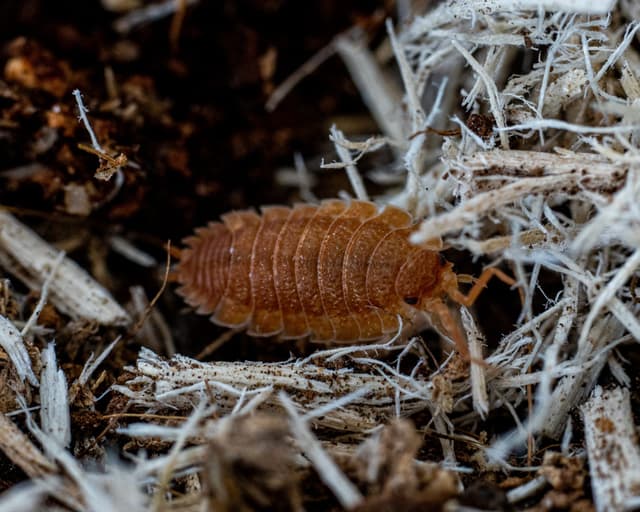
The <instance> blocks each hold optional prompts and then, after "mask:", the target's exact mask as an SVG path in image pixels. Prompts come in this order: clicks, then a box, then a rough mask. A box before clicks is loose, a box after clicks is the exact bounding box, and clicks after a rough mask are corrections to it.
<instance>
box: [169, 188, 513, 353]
mask: <svg viewBox="0 0 640 512" xmlns="http://www.w3.org/2000/svg"><path fill="white" fill-rule="evenodd" d="M414 230H415V224H413V222H412V218H411V215H409V213H407V212H406V211H404V210H402V209H400V208H396V207H394V206H386V207H385V208H384V209H382V210H381V211H379V210H378V207H377V206H376V205H374V204H373V203H370V202H367V201H355V200H354V201H350V202H346V201H341V200H326V201H323V202H322V203H321V204H320V205H310V204H298V205H296V206H294V207H293V208H287V207H282V206H267V207H263V208H262V209H261V215H258V214H257V213H256V212H254V211H251V210H245V211H233V212H230V213H227V214H225V215H223V216H222V222H211V223H209V225H208V226H207V227H204V228H199V229H197V230H196V232H195V235H194V236H190V237H188V238H186V239H185V240H184V243H185V245H186V248H185V249H183V250H182V252H181V255H180V261H179V263H178V265H177V267H176V272H175V278H176V280H177V281H178V283H179V284H180V288H179V289H178V293H179V294H180V295H182V296H183V297H184V299H185V301H186V302H187V303H188V304H190V305H191V306H193V307H195V308H197V312H198V313H201V314H206V315H211V320H212V321H213V322H215V323H216V324H219V325H223V326H227V327H234V328H241V327H247V329H248V333H249V334H250V335H253V336H273V335H280V336H281V337H283V338H301V337H305V336H310V337H311V339H312V340H316V341H322V342H337V343H340V342H355V341H372V340H377V339H381V338H384V337H385V336H389V335H391V334H393V333H396V332H397V331H398V329H399V327H400V321H401V319H402V321H403V324H412V323H413V322H414V321H415V319H416V317H417V315H424V314H426V315H427V316H428V317H429V320H430V323H431V324H432V325H434V326H436V327H437V328H439V329H440V330H441V331H442V332H443V333H444V334H447V335H449V336H450V337H451V338H452V339H453V340H454V341H455V342H456V345H457V347H458V350H459V351H460V352H461V353H463V354H464V355H467V354H468V352H467V349H466V343H465V342H464V336H463V335H462V333H461V330H460V327H459V326H458V323H457V322H456V321H455V320H454V317H453V316H452V314H451V311H450V309H449V307H448V306H447V305H446V302H445V301H446V299H447V298H450V299H452V300H453V301H455V302H458V303H460V304H464V305H470V304H472V303H473V302H474V301H475V299H476V297H477V296H478V294H479V293H480V291H481V289H482V288H483V287H484V285H485V284H486V282H487V281H488V280H489V279H490V278H491V276H493V275H497V276H498V277H500V278H501V279H502V280H504V281H505V282H508V283H510V284H513V280H512V279H510V278H509V277H508V276H506V275H505V274H503V273H502V272H501V271H500V270H497V269H495V268H488V269H486V270H485V272H483V274H482V275H481V276H480V278H479V279H478V280H477V281H476V283H475V285H474V286H473V287H472V289H471V290H470V291H469V293H468V294H467V295H464V294H462V293H461V292H460V291H459V289H458V277H457V276H456V274H455V272H454V271H453V269H452V264H451V263H449V262H447V261H445V259H444V258H443V257H442V256H441V255H440V253H439V251H438V250H437V249H436V245H435V244H430V245H426V246H416V245H413V244H411V243H410V242H409V235H410V234H411V233H412V232H413V231H414Z"/></svg>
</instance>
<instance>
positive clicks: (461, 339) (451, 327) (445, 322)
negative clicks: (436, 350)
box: [426, 299, 469, 360]
mask: <svg viewBox="0 0 640 512" xmlns="http://www.w3.org/2000/svg"><path fill="white" fill-rule="evenodd" d="M426 310H427V311H428V312H429V313H431V314H432V315H433V316H434V317H435V318H436V319H437V320H438V323H439V324H440V326H441V327H442V329H443V330H444V333H443V334H446V335H447V336H449V337H450V338H451V339H452V340H453V342H454V343H455V345H456V350H457V351H458V353H459V354H460V355H461V356H462V357H463V358H464V359H465V360H469V347H468V345H467V338H466V336H465V335H464V333H463V332H462V329H461V328H460V323H459V322H458V321H457V320H456V319H455V318H454V316H453V314H452V313H451V309H449V307H448V306H447V305H446V304H445V303H444V302H442V301H441V300H439V299H434V300H432V301H430V302H429V303H428V305H427V308H426Z"/></svg>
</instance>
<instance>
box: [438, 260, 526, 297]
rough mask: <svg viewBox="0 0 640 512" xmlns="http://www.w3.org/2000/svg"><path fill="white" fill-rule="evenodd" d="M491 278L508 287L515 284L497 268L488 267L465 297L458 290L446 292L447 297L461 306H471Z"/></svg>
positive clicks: (453, 289)
mask: <svg viewBox="0 0 640 512" xmlns="http://www.w3.org/2000/svg"><path fill="white" fill-rule="evenodd" d="M492 277H497V278H498V279H500V281H502V282H503V283H506V284H508V285H509V286H513V285H514V284H516V281H515V280H514V279H513V278H512V277H510V276H508V275H507V274H505V273H504V272H503V271H502V270H500V269H499V268H496V267H489V268H485V269H484V270H483V271H482V274H480V277H478V279H477V280H476V282H475V283H474V284H473V286H472V287H471V289H470V290H469V291H468V292H467V294H466V295H465V294H464V293H462V292H461V291H460V290H458V288H452V289H451V290H449V291H448V294H449V297H451V298H452V299H453V300H454V301H456V302H457V303H458V304H462V305H463V306H467V307H469V306H472V305H473V303H474V302H475V301H476V300H477V298H478V296H479V295H480V294H481V293H482V290H484V288H485V287H486V286H487V283H488V282H489V281H490V280H491V278H492Z"/></svg>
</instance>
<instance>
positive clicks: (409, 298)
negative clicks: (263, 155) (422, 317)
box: [404, 297, 418, 306]
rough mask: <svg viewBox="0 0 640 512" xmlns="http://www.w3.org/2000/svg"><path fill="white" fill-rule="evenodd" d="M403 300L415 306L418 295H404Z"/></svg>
mask: <svg viewBox="0 0 640 512" xmlns="http://www.w3.org/2000/svg"><path fill="white" fill-rule="evenodd" d="M404 301H405V302H406V303H407V304H409V305H410V306H415V305H416V304H417V303H418V297H405V298H404Z"/></svg>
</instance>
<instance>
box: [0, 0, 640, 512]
mask: <svg viewBox="0 0 640 512" xmlns="http://www.w3.org/2000/svg"><path fill="white" fill-rule="evenodd" d="M103 3H104V5H105V6H106V7H107V8H109V9H112V10H113V11H115V12H123V13H125V14H122V17H121V18H119V19H117V20H116V21H115V24H114V27H115V30H116V31H117V32H119V33H121V34H130V33H131V32H135V29H136V28H137V27H139V26H141V25H143V24H148V23H151V22H154V21H155V20H158V19H160V18H162V17H166V16H170V15H172V14H173V13H174V12H176V11H177V10H180V9H182V11H181V12H182V15H184V9H186V8H187V7H190V8H191V7H192V6H193V7H194V8H195V6H196V4H197V3H198V2H197V1H190V0H186V1H184V2H176V1H167V2H154V3H147V2H138V1H115V0H109V1H106V0H103ZM396 4H397V6H396V7H397V19H398V20H401V22H399V23H394V22H393V20H391V19H389V20H386V23H384V24H381V25H380V26H381V30H382V31H383V32H382V35H383V40H382V41H380V40H379V39H374V40H375V41H378V46H377V47H373V44H372V43H371V41H370V40H369V38H368V33H367V31H366V30H363V29H362V27H360V26H358V27H354V28H353V29H351V30H347V31H345V32H343V33H340V34H336V36H335V38H334V39H333V40H332V42H331V43H330V44H329V45H328V46H326V47H325V48H323V49H322V50H321V51H320V52H319V53H318V54H317V55H316V56H311V55H310V56H309V58H310V61H309V62H308V63H307V64H303V65H302V67H301V68H300V70H299V71H297V72H295V73H294V75H292V77H291V78H290V79H289V80H285V81H284V82H283V84H282V86H280V87H279V88H275V89H274V90H273V95H272V97H271V99H270V100H269V102H268V105H267V106H268V108H269V109H270V110H273V109H275V108H277V107H278V106H279V105H280V106H281V105H283V103H286V101H287V96H286V95H287V93H289V92H290V91H291V89H292V88H293V87H295V85H296V84H298V83H299V82H300V81H301V80H304V77H305V76H307V75H308V74H310V73H321V72H322V65H323V64H322V63H323V62H324V61H326V60H328V59H331V58H333V59H341V60H342V62H343V63H344V65H345V66H344V69H345V73H348V75H349V76H350V77H351V80H352V81H353V84H354V86H355V88H356V89H357V90H358V92H359V93H360V96H361V97H362V100H363V103H364V105H366V107H367V108H368V109H369V111H370V114H371V118H372V119H373V121H374V122H375V123H376V125H377V129H376V132H377V133H354V131H353V130H347V129H346V128H344V127H341V126H340V124H339V123H338V124H337V125H336V126H334V127H332V128H331V130H330V133H329V137H330V141H331V143H333V145H334V150H335V154H325V155H318V158H317V160H318V161H320V160H322V164H319V165H317V168H315V169H314V168H313V166H312V165H311V164H309V165H308V166H307V165H306V164H305V163H304V161H303V159H302V156H300V155H297V156H296V171H297V172H295V173H294V172H291V171H286V172H283V173H282V175H281V183H282V184H288V185H291V184H297V186H298V187H299V197H302V198H304V199H313V198H314V197H316V196H317V195H319V194H317V193H316V191H315V190H313V188H314V186H315V184H316V183H317V184H323V183H324V182H325V181H327V182H328V181H329V178H327V176H329V175H330V174H332V175H334V176H335V175H336V174H339V173H344V174H345V175H346V178H347V180H348V183H349V184H350V186H351V190H349V191H348V192H345V191H341V193H342V195H343V196H348V197H355V198H358V199H369V198H371V199H372V200H374V201H376V202H377V203H378V204H380V205H385V204H393V205H397V206H400V207H402V208H405V209H406V210H408V211H409V212H410V213H411V214H412V215H413V216H414V218H415V220H416V223H417V228H416V230H415V232H414V233H413V235H412V241H413V242H414V243H416V244H426V245H429V244H434V242H439V241H440V240H441V241H442V246H443V248H444V250H445V252H444V255H445V256H446V257H447V258H450V259H451V260H452V261H454V263H455V267H454V268H455V269H456V270H458V268H459V269H460V270H459V272H460V274H461V275H464V274H466V273H467V272H468V273H469V274H470V276H469V275H464V277H461V278H460V282H461V284H460V286H461V288H463V289H464V288H465V287H466V286H468V285H467V283H472V282H473V280H474V276H475V275H476V272H479V271H481V270H482V267H486V266H496V267H499V268H501V269H502V270H503V271H504V272H506V273H508V274H510V275H512V276H513V277H514V278H515V281H516V286H514V287H512V289H509V288H508V287H507V286H504V285H500V284H495V285H494V283H493V282H492V283H490V284H489V285H488V286H487V289H486V290H485V291H484V292H483V297H488V298H487V299H485V301H486V302H485V303H484V304H483V303H482V299H481V300H479V303H478V304H477V307H474V308H469V309H468V310H467V309H466V308H459V307H457V306H455V305H452V306H451V307H452V310H453V312H454V316H455V318H456V319H457V321H459V322H460V326H461V328H462V331H464V332H465V334H466V337H467V340H468V343H469V354H470V356H471V357H470V361H469V360H466V359H465V358H463V357H461V356H460V355H459V354H457V353H455V352H452V351H451V346H450V344H449V343H447V340H439V334H438V333H437V332H436V331H437V327H438V326H437V325H436V326H435V327H436V329H435V330H431V331H429V330H423V331H420V332H417V333H415V334H416V335H415V336H413V337H408V336H405V333H406V332H407V330H404V331H403V332H402V333H399V334H398V335H397V336H395V337H393V338H392V339H384V340H380V341H379V342H376V343H373V344H363V345H360V344H358V345H348V346H339V347H322V346H311V348H309V347H308V346H305V347H304V350H306V351H307V352H306V353H305V355H304V357H293V356H292V357H291V358H289V359H287V360H282V361H278V362H273V361H274V359H273V358H271V357H270V356H269V359H268V361H270V362H264V361H223V360H221V361H219V360H213V361H209V360H207V361H201V360H198V359H205V358H207V359H209V358H211V357H213V358H215V356H216V354H217V352H215V351H216V350H218V349H220V348H221V347H222V345H223V344H225V343H227V342H228V341H229V339H230V338H231V337H232V336H233V335H235V332H230V333H225V334H222V336H221V337H220V338H219V339H218V340H217V341H215V342H213V343H211V344H210V345H208V344H209V343H210V342H211V340H210V339H198V340H189V341H190V343H192V344H193V346H195V347H196V349H195V350H194V351H193V352H192V353H198V352H200V354H199V356H198V357H197V358H196V359H194V358H190V357H187V356H186V355H182V354H181V350H182V349H183V348H184V347H181V346H180V345H179V344H178V343H176V340H175V339H174V337H175V336H176V332H177V331H178V328H177V327H175V325H177V323H178V320H177V319H175V318H171V317H169V316H168V315H167V316H163V315H161V314H160V313H159V312H157V311H153V312H152V313H151V314H150V315H149V317H148V319H146V316H145V315H146V314H147V309H148V304H149V302H148V300H147V294H146V292H145V290H144V289H143V288H142V287H140V286H138V283H131V285H127V286H132V288H131V293H130V295H131V305H130V307H129V310H127V309H125V308H124V307H123V306H121V305H120V304H119V303H118V302H117V301H116V300H115V299H114V298H113V296H112V295H111V293H110V292H109V291H108V289H107V288H108V287H106V286H103V285H100V284H98V282H97V281H96V280H95V279H94V278H92V277H91V276H90V275H89V274H88V273H87V272H86V271H85V270H83V269H82V268H81V267H80V266H79V265H78V264H76V263H74V262H73V261H71V260H70V259H69V258H68V257H67V256H66V255H65V254H64V253H63V252H61V251H59V250H57V249H56V248H54V247H53V246H52V245H50V244H49V243H48V242H46V241H45V240H43V239H42V238H41V237H40V236H39V235H36V233H35V232H34V231H32V230H31V229H30V228H28V227H26V225H24V224H22V223H21V222H20V221H18V220H17V219H16V218H15V217H14V216H12V215H11V214H9V213H8V212H6V211H0V265H1V266H2V268H3V269H4V270H6V271H7V272H8V273H9V274H10V275H11V276H12V280H14V281H15V282H16V283H19V286H22V287H26V288H28V289H30V290H31V291H32V292H33V293H34V294H37V295H38V299H37V301H36V300H35V299H34V300H33V301H32V302H34V303H35V304H32V303H31V302H29V300H30V299H31V297H30V298H27V297H26V295H25V294H23V293H21V292H19V291H18V292H15V291H13V290H11V288H10V287H9V286H8V284H7V283H5V282H2V283H1V286H0V348H1V349H2V351H0V363H1V364H0V382H2V383H3V384H6V385H5V386H3V387H4V388H6V389H7V392H6V396H4V397H2V399H0V450H2V452H3V453H4V455H5V456H6V458H7V459H8V460H9V461H10V462H11V464H13V465H15V466H16V467H18V468H20V470H21V471H23V472H24V473H25V475H27V476H28V477H29V479H30V481H29V482H28V484H24V487H15V488H13V489H11V490H10V491H8V492H6V493H5V494H3V495H0V511H1V510H10V509H11V510H23V509H24V510H28V509H31V508H33V507H36V508H37V507H38V506H45V504H47V503H51V502H55V504H56V505H55V506H58V507H60V508H61V509H64V510H130V511H131V512H134V511H138V510H140V511H146V510H154V511H159V510H163V511H169V510H176V511H178V510H207V509H215V510H224V511H231V510H246V511H249V510H260V509H262V510H269V509H279V510H295V511H301V510H305V509H308V508H309V509H320V508H324V509H334V510H336V509H345V510H357V511H369V510H371V511H373V510H386V509H398V510H399V509H407V510H408V509H415V510H417V509H432V510H469V509H470V508H469V507H471V506H473V507H476V508H474V510H477V509H483V510H488V509H508V507H514V508H515V509H517V510H523V509H529V510H540V511H542V510H552V509H566V510H580V509H585V507H586V508H589V507H595V510H598V511H605V510H624V509H627V510H630V509H633V508H635V507H638V506H640V476H639V475H640V446H638V438H637V435H636V426H635V425H634V423H633V416H632V410H634V408H637V407H638V405H639V400H640V396H638V395H637V393H636V392H635V390H634V386H633V384H634V383H635V382H636V381H637V376H636V375H635V373H634V372H635V367H636V366H637V358H638V352H637V346H638V343H639V342H640V320H639V314H640V299H639V296H638V294H639V291H638V279H640V249H639V247H640V206H639V205H640V202H639V201H638V198H639V197H640V54H639V53H638V38H639V35H638V34H639V33H640V32H639V31H640V23H639V22H638V21H637V17H638V7H637V6H636V5H635V4H634V2H632V1H630V0H626V1H625V0H621V1H619V2H618V3H616V2H614V1H613V0H607V1H586V0H546V1H542V2H541V1H529V0H519V1H517V2H513V1H509V2H508V1H503V0H448V1H445V2H439V3H438V2H426V3H425V2H409V1H398V2H396ZM423 4H428V5H430V7H429V8H428V9H426V10H425V8H424V6H423ZM421 5H422V6H423V7H420V6H421ZM174 64H175V63H174ZM176 66H177V65H176ZM176 73H180V70H179V69H178V67H176ZM74 94H75V98H76V101H77V104H78V108H79V113H80V115H81V117H82V121H83V123H84V126H85V127H86V130H88V132H89V134H90V138H91V140H92V146H93V148H94V149H95V150H96V151H100V152H103V153H104V151H103V150H102V148H101V146H100V144H99V143H98V140H97V138H96V135H95V133H94V131H93V129H92V127H91V125H90V123H89V120H88V118H87V116H86V109H85V107H84V104H83V103H82V96H81V94H80V92H79V91H77V90H76V92H75V93H74ZM278 108H281V107H278ZM133 110H135V109H133ZM131 115H133V114H131ZM308 162H311V160H308ZM325 162H328V163H325ZM116 168H118V167H117V166H116V167H114V169H116ZM118 169H119V168H118ZM41 172H47V169H46V167H43V166H36V167H31V166H21V167H17V168H15V169H13V170H11V171H10V173H11V174H7V175H6V177H7V178H12V179H18V178H22V177H25V176H32V175H33V174H38V173H41ZM114 172H115V171H114ZM117 172H118V174H119V175H120V179H121V180H123V179H124V178H122V172H121V170H118V171H117ZM120 187H122V191H125V190H126V187H127V184H126V183H124V181H123V182H122V183H120V184H119V185H118V187H117V188H118V189H120ZM66 193H67V194H69V198H71V196H72V194H73V193H75V191H74V190H73V189H67V190H66ZM78 204H79V203H78ZM77 211H80V210H77ZM77 211H76V212H77ZM82 211H85V210H84V209H82ZM104 243H105V246H109V247H111V248H112V249H113V250H114V251H115V252H117V253H118V254H119V255H121V256H124V257H125V258H126V260H127V262H130V263H133V264H135V265H139V266H140V267H142V268H151V267H153V266H155V265H156V261H157V260H156V258H154V257H153V256H151V255H149V254H147V253H146V252H145V250H143V249H141V248H138V247H137V246H136V245H134V244H133V243H132V242H129V239H128V238H126V237H125V236H121V235H120V234H117V233H116V232H115V231H114V232H113V233H110V234H109V235H108V236H107V237H106V241H105V242H104ZM474 265H475V266H474ZM463 269H464V270H463ZM106 274H107V273H106V272H105V275H106ZM104 281H105V282H106V281H108V280H107V279H105V280H104ZM500 286H502V288H499V287H500ZM496 290H498V291H496ZM31 306H33V307H32V308H31V309H29V308H30V307H31ZM52 311H53V312H52ZM61 315H64V316H61ZM176 316H177V315H176ZM131 317H134V318H137V317H139V318H141V322H144V320H145V319H146V323H141V324H140V325H141V326H142V327H141V328H140V329H139V331H138V332H137V333H135V334H137V335H136V336H135V342H136V343H138V344H139V345H137V346H134V345H132V344H131V339H133V338H134V333H130V332H126V330H125V329H126V328H127V326H128V325H130V323H131ZM142 317H144V318H142ZM68 319H71V322H77V323H72V324H71V326H69V325H66V324H68V322H69V320H68ZM63 329H66V330H65V331H64V335H65V337H66V338H65V339H70V340H72V341H73V343H71V342H70V343H69V344H68V345H69V346H68V347H66V348H65V349H68V350H69V351H70V352H71V351H73V354H74V357H73V358H71V360H72V361H73V362H70V363H66V360H65V363H66V364H65V363H63V362H62V361H63V360H62V358H61V357H58V356H57V355H56V345H54V343H53V340H54V338H56V337H57V334H59V332H60V331H62V330H63ZM69 331H72V332H71V333H70V332H69ZM97 332H100V334H101V337H98V336H97V334H96V333H97ZM105 332H106V333H107V334H105ZM114 333H115V334H114ZM129 335H130V336H129ZM97 339H100V343H99V346H95V347H94V346H93V345H91V348H90V350H88V351H86V352H85V351H81V350H79V349H78V346H82V345H83V344H84V343H87V344H88V343H94V342H96V340H97ZM88 340H90V341H88ZM440 341H441V342H440ZM119 342H120V343H119ZM281 342H283V343H286V341H281ZM274 343H275V341H274ZM57 346H58V347H60V345H57ZM138 346H141V348H139V349H138ZM300 346H302V345H300ZM132 347H135V351H136V352H137V360H136V362H135V364H134V363H133V360H134V357H135V356H131V355H130V354H131V352H132ZM204 347H206V348H204ZM225 348H226V347H225ZM298 348H299V346H297V347H296V350H298ZM58 350H59V348H58ZM84 353H87V354H90V355H88V356H86V357H84V359H82V360H79V359H80V358H79V357H76V356H77V355H78V354H84ZM127 353H129V359H127V355H126V354H127ZM94 354H100V355H99V356H97V357H95V356H94ZM102 368H105V369H104V370H102ZM107 368H108V370H107ZM114 368H117V369H115V370H114ZM580 412H581V413H582V414H581V415H580V414H579V413H580ZM114 447H117V448H114ZM585 448H586V450H585ZM115 449H118V450H120V452H119V453H118V454H117V455H114V454H113V452H112V450H115ZM587 461H588V465H587ZM474 481H475V482H478V481H479V482H481V483H484V484H486V485H487V486H488V487H486V489H484V490H485V491H486V490H487V489H490V492H485V493H484V495H483V494H482V492H481V491H482V488H481V489H480V491H478V489H477V487H476V484H473V482H474ZM489 484H490V486H489ZM494 484H496V485H494ZM308 489H311V490H310V491H308V492H309V494H308V495H307V494H305V493H306V492H307V490H308ZM487 494H490V495H491V497H492V498H493V501H487V503H485V502H483V501H482V500H484V499H486V496H487ZM277 507H280V508H277ZM501 507H502V508H501ZM581 507H582V508H581Z"/></svg>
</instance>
